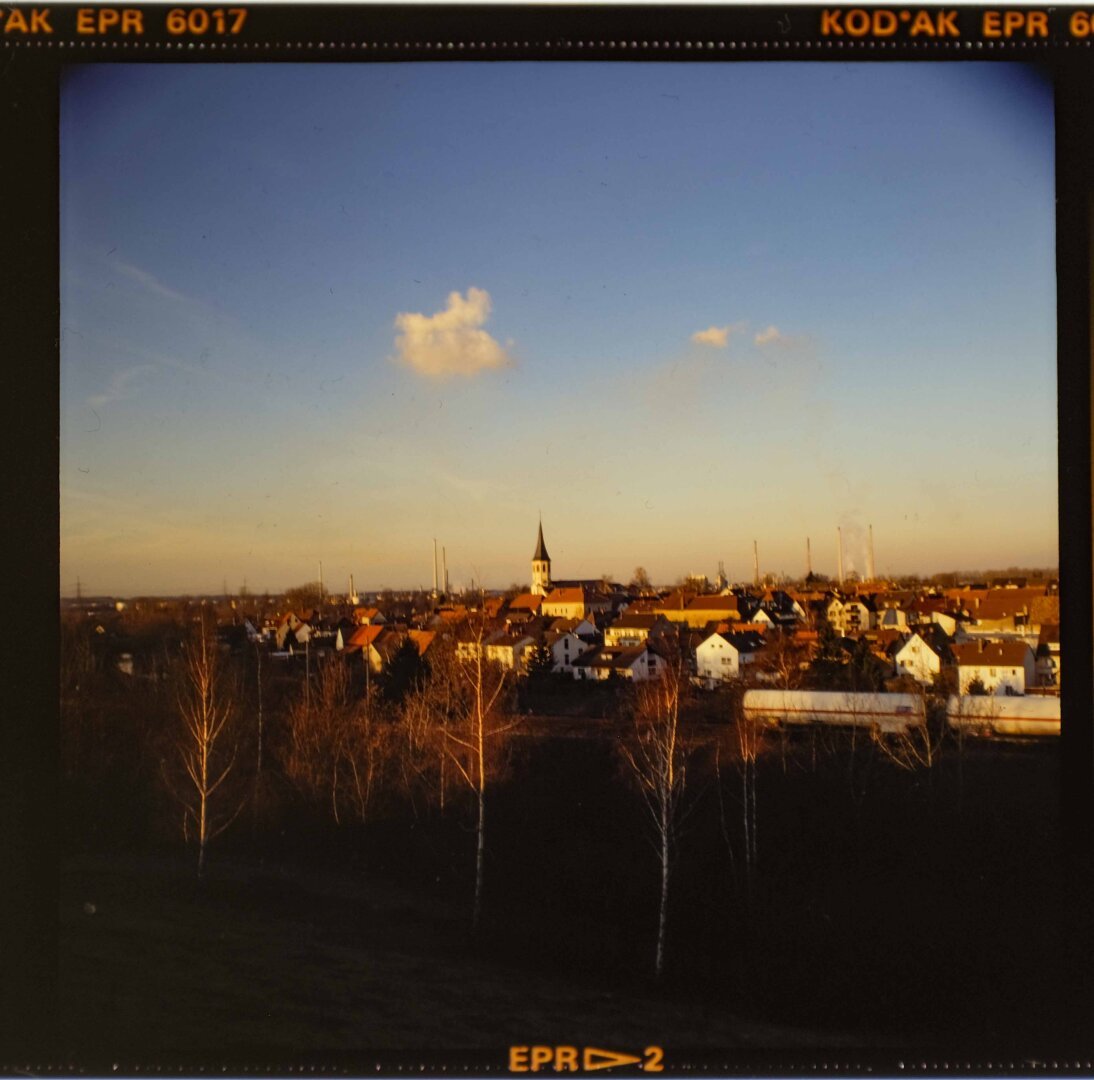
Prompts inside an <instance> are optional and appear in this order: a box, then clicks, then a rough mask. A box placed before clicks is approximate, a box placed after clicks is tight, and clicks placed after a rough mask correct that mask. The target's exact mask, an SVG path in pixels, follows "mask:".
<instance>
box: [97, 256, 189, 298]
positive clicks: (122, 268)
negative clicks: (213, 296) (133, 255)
mask: <svg viewBox="0 0 1094 1080" xmlns="http://www.w3.org/2000/svg"><path fill="white" fill-rule="evenodd" d="M113 266H114V269H115V270H117V271H118V272H119V273H121V274H123V275H124V276H125V277H127V278H129V279H130V281H135V282H136V283H137V284H138V285H140V286H141V287H142V288H144V289H147V290H148V292H150V293H155V294H156V295H157V296H163V297H166V298H167V299H168V300H178V301H181V302H183V303H186V302H188V301H189V299H190V297H188V296H186V295H184V294H183V293H180V292H179V291H178V290H177V289H172V288H171V286H170V285H165V284H164V283H163V282H162V281H160V279H159V278H158V277H156V275H155V274H150V273H149V272H148V271H147V270H142V269H141V268H140V267H139V266H134V265H133V264H132V263H127V262H123V261H122V260H121V259H115V260H114V261H113Z"/></svg>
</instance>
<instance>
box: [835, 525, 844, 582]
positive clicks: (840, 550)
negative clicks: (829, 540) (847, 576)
mask: <svg viewBox="0 0 1094 1080" xmlns="http://www.w3.org/2000/svg"><path fill="white" fill-rule="evenodd" d="M836 547H837V551H838V556H837V562H836V566H837V573H838V577H839V583H840V588H842V587H843V530H842V529H841V528H840V527H839V526H838V525H837V526H836Z"/></svg>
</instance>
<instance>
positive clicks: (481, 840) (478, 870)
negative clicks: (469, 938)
mask: <svg viewBox="0 0 1094 1080" xmlns="http://www.w3.org/2000/svg"><path fill="white" fill-rule="evenodd" d="M475 832H476V834H477V846H476V851H475V907H474V910H473V911H472V914H471V928H472V929H473V930H475V931H477V930H478V928H479V917H480V916H481V915H482V877H483V874H482V871H483V854H484V851H485V846H486V792H485V791H484V790H483V787H482V785H481V784H480V785H479V822H478V827H477V828H476V830H475Z"/></svg>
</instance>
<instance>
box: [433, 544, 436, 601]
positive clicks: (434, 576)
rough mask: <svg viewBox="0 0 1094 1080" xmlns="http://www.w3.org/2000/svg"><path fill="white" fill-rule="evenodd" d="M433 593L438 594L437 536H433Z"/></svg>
mask: <svg viewBox="0 0 1094 1080" xmlns="http://www.w3.org/2000/svg"><path fill="white" fill-rule="evenodd" d="M433 595H434V596H436V595H437V538H436V537H433Z"/></svg>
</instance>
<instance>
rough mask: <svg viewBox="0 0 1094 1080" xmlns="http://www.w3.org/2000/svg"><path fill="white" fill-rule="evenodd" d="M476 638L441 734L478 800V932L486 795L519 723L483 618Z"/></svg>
mask: <svg viewBox="0 0 1094 1080" xmlns="http://www.w3.org/2000/svg"><path fill="white" fill-rule="evenodd" d="M472 633H473V638H472V649H471V653H472V655H471V656H470V657H469V658H467V659H465V660H464V661H463V662H462V663H461V664H460V665H459V666H458V677H459V679H460V680H461V683H462V687H463V690H464V693H463V694H461V695H460V696H459V699H458V705H457V710H456V715H455V717H454V721H453V723H450V724H448V725H447V726H446V727H445V728H444V729H443V737H444V739H445V750H446V753H447V756H448V759H449V760H450V761H451V762H452V764H453V766H454V767H455V770H456V773H457V774H458V775H459V776H460V777H461V778H462V779H463V781H464V782H465V783H466V784H467V786H468V787H469V788H470V790H471V791H472V792H473V793H474V796H475V801H476V823H475V899H474V905H473V908H472V914H471V925H472V928H473V929H474V930H478V927H479V922H480V920H481V918H482V896H483V880H484V867H485V854H486V796H487V791H488V788H489V786H490V782H491V779H492V775H493V773H494V772H495V769H496V766H497V763H498V760H499V758H500V756H501V754H502V753H503V751H504V736H505V734H506V733H507V732H508V731H510V730H512V728H513V727H514V726H515V724H516V720H515V718H513V717H512V716H510V714H509V712H508V710H507V709H506V707H505V706H506V705H507V701H506V698H505V697H504V696H503V695H504V693H505V691H506V690H507V689H508V685H509V682H508V672H506V671H505V669H503V668H502V667H501V666H500V665H498V664H496V663H493V662H491V661H488V660H487V659H486V656H485V652H486V646H485V643H484V641H485V637H486V621H485V618H479V619H478V620H477V621H476V625H475V626H474V627H473V630H472Z"/></svg>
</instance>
